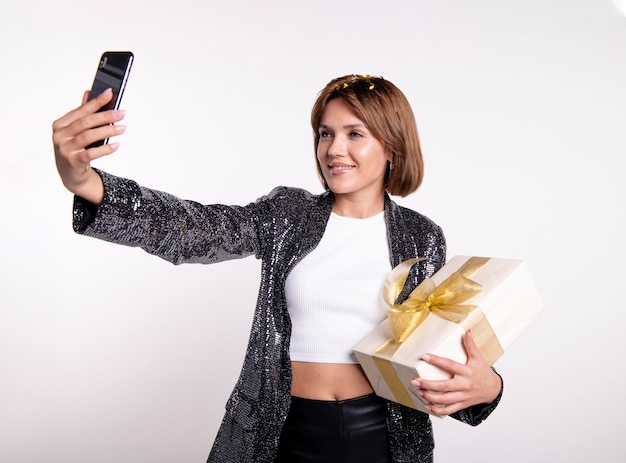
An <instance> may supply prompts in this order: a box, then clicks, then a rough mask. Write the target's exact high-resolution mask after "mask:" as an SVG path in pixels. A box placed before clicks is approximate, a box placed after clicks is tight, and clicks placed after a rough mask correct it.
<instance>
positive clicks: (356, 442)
mask: <svg viewBox="0 0 626 463" xmlns="http://www.w3.org/2000/svg"><path fill="white" fill-rule="evenodd" d="M386 416H387V405H386V402H385V401H384V400H383V399H381V398H379V397H377V396H376V395H374V394H371V395H367V396H364V397H357V398H355V399H348V400H342V401H319V400H310V399H301V398H298V397H292V401H291V408H290V410H289V414H288V416H287V421H286V422H285V426H284V428H283V431H282V434H281V437H280V444H279V446H278V456H277V458H276V463H352V462H358V463H365V462H367V463H389V462H390V461H391V458H390V456H389V450H388V447H389V446H388V442H387V425H386Z"/></svg>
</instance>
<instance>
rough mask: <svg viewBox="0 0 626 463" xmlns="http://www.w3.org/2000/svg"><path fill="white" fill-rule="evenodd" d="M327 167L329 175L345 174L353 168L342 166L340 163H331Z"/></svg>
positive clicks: (348, 165) (351, 166)
mask: <svg viewBox="0 0 626 463" xmlns="http://www.w3.org/2000/svg"><path fill="white" fill-rule="evenodd" d="M328 167H329V168H330V173H331V175H341V174H345V173H346V172H350V171H351V170H352V169H354V168H355V166H353V165H350V164H343V163H341V162H333V163H331V164H329V165H328Z"/></svg>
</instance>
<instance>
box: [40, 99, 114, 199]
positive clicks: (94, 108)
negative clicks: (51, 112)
mask: <svg viewBox="0 0 626 463" xmlns="http://www.w3.org/2000/svg"><path fill="white" fill-rule="evenodd" d="M88 96H89V93H88V92H85V94H84V95H83V103H82V104H81V106H79V107H78V108H76V109H74V110H72V111H70V112H69V113H67V114H66V115H64V116H62V117H61V118H59V119H57V120H56V121H54V123H53V124H52V142H53V144H54V155H55V159H56V165H57V170H58V172H59V175H60V176H61V181H62V182H63V185H65V187H66V188H67V189H68V190H69V191H70V192H72V193H74V194H75V195H76V196H80V197H81V198H83V199H85V200H87V201H89V202H90V203H92V204H95V205H96V206H99V205H100V204H101V203H102V200H103V198H104V185H103V183H102V179H101V178H100V176H99V175H98V174H97V173H96V172H95V171H94V170H93V169H92V168H91V161H93V160H94V159H98V158H100V157H103V156H107V155H109V154H112V153H114V152H115V151H117V149H118V147H119V143H109V144H105V145H102V146H97V147H95V148H89V149H87V148H85V147H87V146H89V145H91V144H92V143H94V142H96V141H98V140H103V139H106V138H111V137H115V136H116V135H121V134H122V133H124V131H125V130H126V126H124V125H117V124H116V123H117V122H119V121H121V120H122V119H124V111H120V110H116V111H113V110H112V111H103V112H98V110H99V109H100V108H101V107H102V106H104V105H105V104H107V103H108V102H109V101H110V100H111V98H112V97H113V93H112V91H111V89H108V90H106V91H104V92H103V93H102V94H101V95H98V96H97V97H96V98H93V99H92V100H90V101H87V98H88Z"/></svg>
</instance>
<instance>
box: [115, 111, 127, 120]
mask: <svg viewBox="0 0 626 463" xmlns="http://www.w3.org/2000/svg"><path fill="white" fill-rule="evenodd" d="M113 116H114V117H116V118H120V119H123V118H124V116H126V111H125V110H123V109H116V110H114V111H113Z"/></svg>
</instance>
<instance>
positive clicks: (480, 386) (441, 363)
mask: <svg viewBox="0 0 626 463" xmlns="http://www.w3.org/2000/svg"><path fill="white" fill-rule="evenodd" d="M463 346H464V347H465V351H466V352H467V363H466V364H465V365H463V364H462V363H459V362H455V361H454V360H451V359H448V358H444V357H439V356H436V355H432V354H425V355H423V356H422V360H424V361H425V362H427V363H429V364H431V365H435V366H437V367H439V368H441V369H442V370H444V371H446V372H448V373H450V376H451V378H450V379H445V380H426V379H422V378H416V379H414V380H413V381H411V384H412V385H413V386H414V387H415V388H416V391H415V392H416V394H418V395H419V396H420V397H423V398H424V399H426V400H427V401H428V402H430V404H429V405H427V406H426V408H428V409H429V410H430V411H432V412H433V413H435V414H437V415H450V414H451V413H454V412H457V411H459V410H461V409H464V408H467V407H471V406H472V405H477V404H481V403H491V402H493V401H494V400H495V399H496V397H497V396H498V394H499V393H500V389H501V387H502V382H501V379H500V377H499V376H498V375H497V374H496V373H495V372H494V371H493V369H492V368H491V367H490V366H489V364H488V363H487V362H486V361H485V359H484V358H483V356H482V355H481V353H480V351H479V350H478V347H476V344H475V343H474V339H473V337H472V333H471V331H469V330H468V331H467V332H466V333H465V334H464V335H463Z"/></svg>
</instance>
